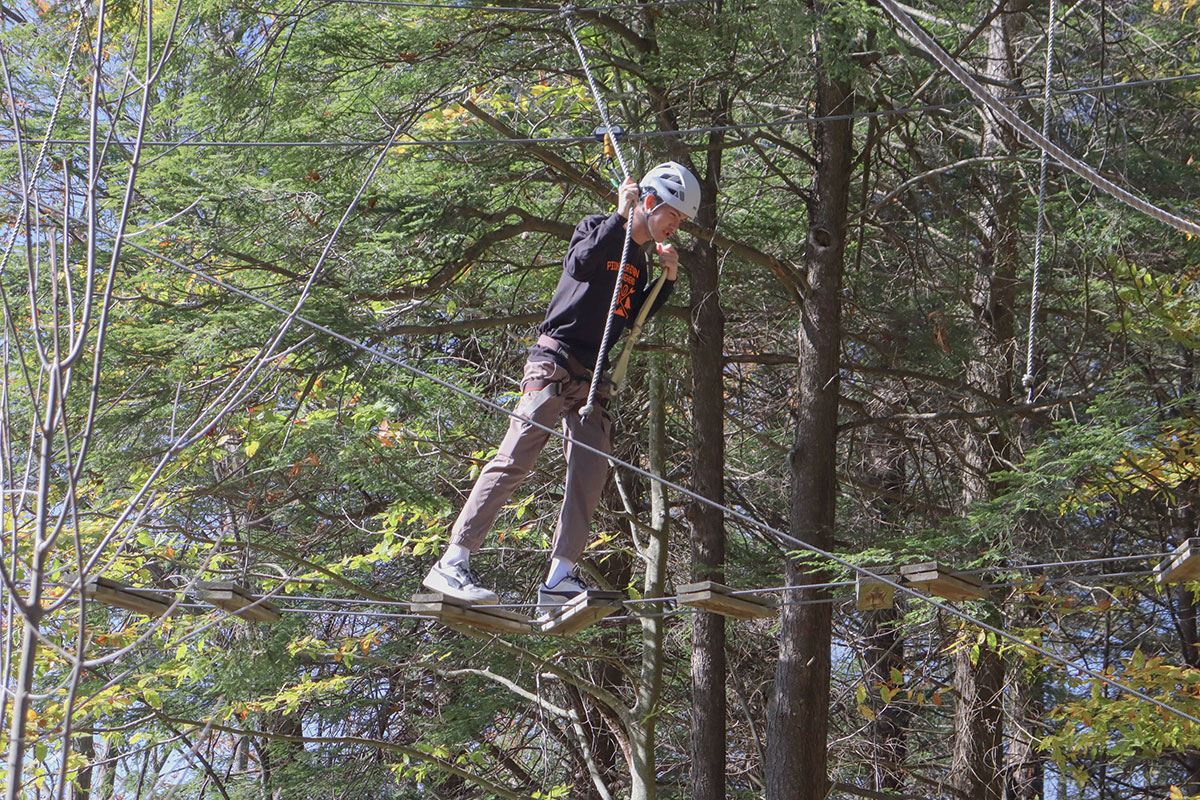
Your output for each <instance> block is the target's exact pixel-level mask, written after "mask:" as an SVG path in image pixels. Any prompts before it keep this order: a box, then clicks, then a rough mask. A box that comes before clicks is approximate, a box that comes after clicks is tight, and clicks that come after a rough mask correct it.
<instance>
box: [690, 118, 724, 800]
mask: <svg viewBox="0 0 1200 800" xmlns="http://www.w3.org/2000/svg"><path fill="white" fill-rule="evenodd" d="M722 102H723V104H725V105H727V104H728V98H723V99H722ZM719 137H720V134H716V139H715V141H714V142H713V143H714V144H715V145H717V146H715V147H712V148H711V149H710V150H709V157H708V163H707V170H706V172H705V175H704V178H703V180H702V182H701V187H702V190H703V195H702V200H701V204H700V210H699V213H698V215H697V221H698V222H699V223H700V225H701V226H703V227H704V228H707V229H709V230H715V229H716V222H717V185H718V182H719V180H720V169H721V155H720V147H719V145H720V138H719ZM719 277H720V264H719V262H718V259H717V251H716V250H715V249H714V248H713V247H712V245H711V244H710V243H709V242H707V241H704V240H700V241H698V242H697V244H696V247H695V248H694V249H693V250H692V253H691V258H690V263H689V264H688V281H689V286H690V288H691V314H690V315H689V319H690V320H691V325H690V326H689V329H688V350H689V352H690V354H691V360H692V442H691V451H692V488H693V489H694V490H695V491H696V493H697V494H699V495H701V496H702V497H706V498H708V499H709V500H712V501H714V502H717V503H722V504H723V503H724V502H725V482H724V481H725V382H724V374H725V362H724V345H725V312H724V311H722V310H721V295H720V290H719V284H718V281H719ZM686 516H687V522H688V527H689V529H690V530H689V533H690V538H691V544H692V578H693V580H697V581H704V580H712V581H717V582H723V581H724V580H725V515H724V514H723V513H721V512H720V511H718V510H717V509H715V508H713V507H711V506H708V505H704V504H701V503H699V502H692V503H689V504H688V506H687V511H686ZM725 670H726V665H725V618H724V617H722V616H721V615H719V614H713V613H710V612H701V613H698V614H694V615H693V616H692V747H691V754H692V759H691V797H692V798H693V800H725V705H726V703H725Z"/></svg>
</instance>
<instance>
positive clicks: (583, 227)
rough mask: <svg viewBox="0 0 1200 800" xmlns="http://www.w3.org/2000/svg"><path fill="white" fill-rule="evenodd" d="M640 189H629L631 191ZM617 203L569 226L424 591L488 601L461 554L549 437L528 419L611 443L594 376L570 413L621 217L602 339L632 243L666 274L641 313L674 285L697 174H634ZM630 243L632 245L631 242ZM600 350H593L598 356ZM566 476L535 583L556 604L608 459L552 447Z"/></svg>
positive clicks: (569, 584)
mask: <svg viewBox="0 0 1200 800" xmlns="http://www.w3.org/2000/svg"><path fill="white" fill-rule="evenodd" d="M639 188H640V190H641V191H640V192H639ZM617 195H618V202H617V210H616V211H615V212H613V213H612V214H609V215H607V216H605V215H603V214H595V215H592V216H588V217H585V218H584V219H583V220H582V221H581V222H580V223H579V225H578V226H576V228H575V233H574V235H573V236H572V237H571V244H570V247H569V248H568V249H567V255H566V257H565V258H564V259H563V273H562V277H561V278H559V281H558V287H557V288H556V289H555V290H554V296H553V297H552V298H551V300H550V308H549V309H548V310H547V312H546V319H545V321H544V322H543V323H542V325H541V327H540V328H539V329H538V333H539V336H538V340H537V343H536V344H534V345H533V346H532V347H531V348H530V349H529V358H528V360H527V361H526V363H525V374H524V377H523V379H522V381H521V391H522V393H523V395H522V397H521V400H520V402H519V403H518V405H517V409H516V414H517V416H516V417H513V418H512V420H511V422H510V423H509V426H508V433H507V434H506V435H505V437H504V441H503V442H501V444H500V450H499V452H498V453H497V454H496V456H495V458H493V459H492V460H491V461H490V462H488V464H487V466H485V467H484V468H483V471H482V472H480V474H479V479H478V480H477V481H476V482H475V487H474V488H473V489H472V490H471V494H470V496H469V497H468V498H467V502H466V504H465V505H464V506H463V508H462V511H461V512H460V513H459V515H458V519H457V520H456V521H455V523H454V527H453V529H452V530H451V535H450V544H449V546H448V547H447V548H446V552H445V554H443V555H442V557H441V559H440V560H439V561H438V562H437V563H436V564H434V565H433V568H432V569H430V570H429V574H428V575H426V576H425V580H424V581H423V584H424V586H425V587H426V588H428V589H431V590H433V591H435V592H441V593H443V594H446V595H449V596H451V597H456V598H459V599H462V600H467V601H469V602H472V603H477V604H495V603H497V602H499V598H498V597H497V596H496V593H495V592H493V591H491V590H490V589H486V588H484V587H482V586H480V585H479V579H478V578H477V577H476V576H475V574H474V573H473V572H472V571H471V567H470V557H471V553H473V552H475V551H476V550H478V549H479V547H480V546H481V545H482V544H483V541H484V538H485V537H486V536H487V533H488V531H489V530H491V527H492V525H493V523H494V522H495V521H496V516H497V515H498V514H499V513H500V509H501V508H503V506H504V504H505V503H507V502H508V499H509V498H510V497H511V496H512V493H513V492H514V491H516V489H517V487H518V486H519V485H520V484H521V482H522V481H523V480H525V477H526V476H527V475H528V474H529V472H530V470H531V469H533V465H534V461H535V460H536V459H537V457H538V454H539V453H541V451H542V448H544V447H545V446H546V442H547V441H548V440H549V438H550V434H549V433H548V432H547V431H545V430H543V429H541V428H538V427H535V426H533V425H531V424H530V423H529V421H528V420H530V419H532V420H533V421H535V422H538V423H540V424H541V425H545V426H547V427H550V426H553V425H555V424H556V423H557V422H558V420H559V419H560V418H561V419H562V420H563V427H564V428H565V430H566V433H567V434H568V436H570V438H571V439H573V440H575V441H578V442H582V443H584V444H587V445H590V446H592V447H594V448H596V449H597V450H600V451H601V452H603V453H609V452H611V450H612V440H611V430H612V421H611V417H610V416H609V413H608V409H607V404H608V399H609V396H610V394H611V387H610V385H609V384H608V382H607V381H605V380H603V377H604V376H602V380H601V384H600V387H599V388H598V389H597V392H596V395H597V400H596V407H595V409H594V410H592V412H591V413H590V414H589V415H588V416H587V417H586V418H584V417H581V416H580V414H579V410H580V409H581V408H582V407H583V406H584V405H585V404H586V403H587V399H588V391H589V388H590V383H591V375H592V373H591V370H592V368H593V367H594V366H595V363H596V356H597V354H598V352H599V350H600V346H601V343H602V340H603V338H604V326H605V321H606V317H607V314H608V309H609V307H610V304H611V302H612V294H613V287H614V286H615V285H616V281H617V276H618V274H620V261H621V252H622V249H623V247H624V244H625V236H626V222H627V220H628V224H629V225H630V226H631V231H630V234H629V235H630V237H631V238H632V243H631V246H630V248H629V254H628V258H627V260H626V263H625V271H624V278H623V283H622V290H621V294H620V296H619V297H618V301H617V306H616V309H615V311H614V313H613V324H612V331H611V334H610V336H609V347H610V349H611V346H612V344H613V343H615V342H616V340H617V337H618V335H619V334H620V333H621V331H622V330H623V329H624V328H625V327H627V326H630V325H632V323H633V320H634V318H635V317H636V316H637V313H638V311H639V309H640V308H641V306H642V304H643V302H644V301H645V299H646V293H647V288H646V285H647V276H646V256H645V253H644V252H643V250H642V248H643V246H644V245H647V244H649V243H650V242H654V243H655V249H656V250H657V252H658V257H659V263H660V265H661V267H662V270H663V272H664V273H665V274H666V280H665V282H664V284H663V287H662V289H661V290H660V292H659V295H658V297H657V298H656V300H655V302H654V305H653V306H652V307H651V313H653V312H654V311H657V310H658V308H659V307H660V306H661V305H662V304H663V302H664V301H666V299H667V297H668V296H669V295H670V294H671V290H672V288H673V287H674V285H675V276H676V272H677V271H678V268H679V254H678V253H677V252H676V250H675V248H674V247H673V246H672V245H670V244H666V239H667V238H668V237H669V236H671V234H673V233H675V231H676V230H677V229H678V228H679V225H680V223H682V222H683V221H684V220H685V219H689V218H691V217H694V216H695V215H696V210H697V209H698V208H699V206H700V183H699V181H697V180H696V177H695V176H694V175H692V173H691V172H689V171H688V170H687V169H686V168H685V167H683V166H681V165H680V164H677V163H675V162H673V161H668V162H666V163H665V164H660V165H658V166H657V167H655V168H654V169H652V170H650V171H649V172H647V173H646V176H645V177H644V178H642V181H641V184H640V187H639V184H637V183H634V181H633V179H632V178H630V179H626V180H625V182H624V183H622V184H621V186H620V188H619V189H618V192H617ZM635 245H636V246H635ZM607 357H608V354H607V353H605V361H606V365H607ZM564 447H565V451H566V461H567V480H566V488H565V492H564V496H563V505H562V510H561V512H560V513H559V517H558V526H557V527H556V528H555V530H554V541H553V549H552V550H551V559H550V571H549V573H548V575H547V576H546V582H545V583H544V584H542V585H541V586H540V587H539V589H538V604H539V605H540V606H558V605H561V604H563V603H565V602H567V601H568V600H570V599H571V598H572V597H575V596H576V595H578V594H581V593H582V592H584V591H586V590H587V588H588V587H587V584H585V583H584V581H583V579H582V578H581V577H580V575H579V573H578V572H577V571H576V569H575V564H576V562H577V561H578V560H579V558H580V556H582V555H583V551H584V548H585V547H586V545H587V540H588V531H589V527H590V524H591V518H592V513H593V512H594V511H595V510H596V506H597V505H598V504H599V503H600V494H601V492H602V491H603V489H604V483H605V480H606V479H607V477H608V459H607V458H605V457H604V456H601V455H597V454H596V453H593V452H591V451H588V450H584V449H583V448H576V447H572V445H571V443H570V442H567V443H565V445H564Z"/></svg>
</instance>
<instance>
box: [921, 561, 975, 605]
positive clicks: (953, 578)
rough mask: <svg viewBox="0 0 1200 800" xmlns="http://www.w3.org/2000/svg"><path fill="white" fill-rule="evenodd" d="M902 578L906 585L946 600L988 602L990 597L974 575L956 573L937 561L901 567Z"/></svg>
mask: <svg viewBox="0 0 1200 800" xmlns="http://www.w3.org/2000/svg"><path fill="white" fill-rule="evenodd" d="M900 577H901V578H903V579H904V583H905V584H906V585H908V586H912V587H913V588H914V589H920V590H921V591H923V592H927V593H928V594H932V595H937V596H938V597H942V598H945V599H946V600H986V599H988V597H990V595H989V594H988V591H987V589H985V588H984V587H983V584H982V582H980V580H979V579H978V578H976V577H975V576H974V575H964V574H963V573H961V572H954V571H953V570H951V569H950V568H949V567H946V566H943V565H942V564H939V563H938V562H936V561H928V562H926V563H924V564H906V565H905V566H902V567H900Z"/></svg>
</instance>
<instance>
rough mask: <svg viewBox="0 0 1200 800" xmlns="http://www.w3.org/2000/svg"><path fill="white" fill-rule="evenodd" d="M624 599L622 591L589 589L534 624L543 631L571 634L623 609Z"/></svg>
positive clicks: (561, 634)
mask: <svg viewBox="0 0 1200 800" xmlns="http://www.w3.org/2000/svg"><path fill="white" fill-rule="evenodd" d="M624 601H625V597H624V595H622V594H621V593H620V592H606V591H602V590H600V589H588V590H587V591H586V592H584V593H583V594H581V595H579V596H577V597H573V598H571V599H570V600H569V601H567V602H566V603H564V604H563V605H562V606H561V607H560V608H559V609H558V610H557V611H555V612H554V613H553V614H551V615H549V616H547V617H546V618H544V619H543V618H539V619H538V621H537V622H535V623H534V624H535V625H538V626H539V628H540V630H541V632H542V633H548V634H556V635H559V636H569V635H571V634H572V633H575V632H577V631H581V630H583V629H584V628H587V627H589V626H591V625H594V624H596V623H597V622H599V621H600V620H602V619H604V618H605V617H607V616H610V615H612V614H613V613H615V612H617V611H619V610H621V609H622V608H624Z"/></svg>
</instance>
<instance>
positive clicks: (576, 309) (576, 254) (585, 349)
mask: <svg viewBox="0 0 1200 800" xmlns="http://www.w3.org/2000/svg"><path fill="white" fill-rule="evenodd" d="M624 244H625V219H624V218H623V217H621V216H620V215H619V214H617V213H616V212H615V211H614V212H613V213H612V214H609V215H608V216H604V215H603V214H594V215H592V216H588V217H584V218H583V220H582V221H581V222H580V223H579V224H578V225H577V226H575V233H574V235H572V236H571V245H570V247H568V248H567V255H566V257H565V258H563V273H562V277H561V278H559V279H558V287H557V288H555V290H554V296H553V297H552V298H551V299H550V307H549V308H548V309H547V310H546V320H545V321H544V322H543V323H542V326H541V327H540V328H538V332H539V333H544V334H546V335H548V336H551V337H553V338H554V339H556V340H557V341H559V342H560V343H562V344H563V345H565V346H566V347H567V348H569V349H570V351H571V352H572V353H573V354H574V355H575V357H576V358H578V359H579V360H580V361H582V362H583V363H584V364H586V365H587V366H588V367H589V368H591V367H592V366H594V365H595V363H596V353H597V352H599V350H600V343H601V341H602V340H603V339H604V320H605V317H606V315H607V314H608V308H609V305H610V304H611V303H612V294H613V286H614V285H615V284H616V281H617V275H618V273H619V271H620V270H619V262H620V260H621V249H622V247H624ZM646 272H647V269H646V254H645V253H644V252H643V251H642V248H641V247H639V246H638V244H637V243H636V242H634V241H630V243H629V256H628V259H627V260H626V262H625V275H624V286H625V288H624V289H623V290H622V292H621V296H620V297H619V298H618V299H617V307H616V309H615V310H614V312H613V323H612V332H611V333H610V334H609V338H608V347H609V349H610V350H611V349H612V346H613V345H614V344H616V342H617V339H618V337H619V336H620V334H621V332H622V331H623V330H625V328H627V327H629V326H631V325H632V324H633V320H634V319H635V318H636V317H637V315H638V312H639V311H640V310H641V307H642V304H643V303H644V302H645V301H646V295H647V289H646V282H647V281H646ZM674 288H675V281H665V282H664V284H663V287H662V289H661V290H660V291H659V293H658V297H656V298H655V299H654V305H653V306H651V307H650V313H651V314H653V313H654V312H656V311H658V309H659V308H660V307H662V305H663V303H665V302H666V300H667V298H668V297H669V296H670V294H671V290H672V289H674ZM529 357H530V359H531V360H535V361H536V360H551V361H560V359H559V358H556V357H555V354H554V353H553V352H552V351H549V350H547V349H546V348H544V347H540V346H538V345H534V346H533V347H532V348H530V351H529ZM607 363H608V354H607V353H605V365H606V366H607ZM563 366H566V365H565V364H564V365H563Z"/></svg>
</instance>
